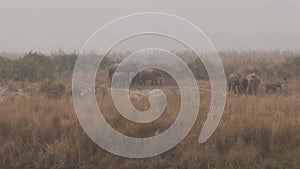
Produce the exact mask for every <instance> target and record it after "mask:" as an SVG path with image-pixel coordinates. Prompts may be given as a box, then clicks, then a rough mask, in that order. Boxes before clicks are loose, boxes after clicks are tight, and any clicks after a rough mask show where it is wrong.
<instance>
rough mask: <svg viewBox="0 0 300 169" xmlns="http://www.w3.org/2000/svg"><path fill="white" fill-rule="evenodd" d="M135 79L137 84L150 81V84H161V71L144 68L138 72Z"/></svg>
mask: <svg viewBox="0 0 300 169" xmlns="http://www.w3.org/2000/svg"><path fill="white" fill-rule="evenodd" d="M136 81H137V82H138V84H141V85H142V84H144V85H145V84H146V83H147V81H151V85H161V81H162V79H161V71H160V70H157V69H145V70H143V71H141V72H139V73H138V75H137V79H136Z"/></svg>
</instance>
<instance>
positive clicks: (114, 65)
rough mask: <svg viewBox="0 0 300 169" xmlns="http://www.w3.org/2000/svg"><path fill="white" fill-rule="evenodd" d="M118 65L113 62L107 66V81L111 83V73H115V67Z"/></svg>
mask: <svg viewBox="0 0 300 169" xmlns="http://www.w3.org/2000/svg"><path fill="white" fill-rule="evenodd" d="M118 66H119V64H118V63H113V64H111V65H110V66H109V68H108V77H109V83H111V81H112V76H113V74H114V73H115V71H116V69H117V67H118Z"/></svg>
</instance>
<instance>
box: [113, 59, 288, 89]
mask: <svg viewBox="0 0 300 169" xmlns="http://www.w3.org/2000/svg"><path fill="white" fill-rule="evenodd" d="M118 66H119V64H118V63H114V64H111V65H110V67H109V70H108V76H109V82H112V77H113V75H114V77H118V78H116V79H119V80H120V81H119V86H122V85H123V84H122V83H124V82H128V81H129V82H131V84H134V85H146V84H147V83H148V82H150V84H151V85H162V75H163V74H164V72H163V71H161V70H158V69H152V68H148V69H144V70H143V71H141V72H139V73H137V74H136V75H135V76H134V77H133V76H132V74H131V73H128V72H131V71H130V70H127V71H118V72H115V71H116V69H117V67H118ZM164 77H165V75H164ZM227 82H228V92H229V93H230V92H234V93H235V94H236V93H239V94H249V95H257V93H258V89H259V85H260V84H261V78H260V77H259V75H257V74H256V73H251V74H248V75H247V76H245V77H240V76H239V75H237V74H236V73H232V74H231V75H230V76H229V77H228V78H227ZM117 83H118V82H117ZM281 88H282V83H280V82H269V83H266V84H265V90H266V92H269V91H270V90H271V91H273V92H275V91H277V90H278V89H281Z"/></svg>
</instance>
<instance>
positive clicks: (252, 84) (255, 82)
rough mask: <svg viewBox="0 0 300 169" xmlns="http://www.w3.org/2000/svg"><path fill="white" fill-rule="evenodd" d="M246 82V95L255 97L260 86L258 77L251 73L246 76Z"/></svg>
mask: <svg viewBox="0 0 300 169" xmlns="http://www.w3.org/2000/svg"><path fill="white" fill-rule="evenodd" d="M247 80H248V93H249V94H251V95H257V91H258V87H259V84H260V77H259V76H258V75H257V74H255V73H251V74H248V75H247Z"/></svg>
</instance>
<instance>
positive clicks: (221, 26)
mask: <svg viewBox="0 0 300 169" xmlns="http://www.w3.org/2000/svg"><path fill="white" fill-rule="evenodd" d="M144 11H151V12H152V11H156V12H166V13H171V14H174V15H178V16H181V17H183V18H186V19H188V20H189V21H191V22H192V23H194V24H195V25H197V26H198V27H199V28H200V29H202V30H203V31H204V32H205V33H206V34H207V35H208V37H209V38H210V39H211V41H212V42H213V44H214V45H215V47H216V48H217V50H229V49H230V50H231V49H235V50H246V49H254V50H273V49H281V50H286V49H290V50H299V49H300V45H299V42H300V29H299V28H300V19H299V16H300V1H297V0H294V1H293V0H286V1H280V0H243V1H241V0H226V1H216V0H202V1H199V0H192V1H174V0H164V1H159V0H151V1H141V0H131V1H126V0H122V1H118V0H110V1H104V0H96V1H74V0H65V1H61V0H51V1H40V0H26V1H16V0H0V51H10V52H26V51H29V50H33V51H42V52H49V51H55V50H57V49H59V48H61V49H64V50H66V51H72V50H77V51H78V50H80V49H81V47H82V45H83V44H84V43H85V41H86V40H87V39H88V38H89V37H90V36H91V35H92V34H93V33H94V32H95V31H96V30H97V29H98V28H99V27H101V26H102V25H104V24H105V23H107V22H109V21H111V20H113V19H116V18H119V17H121V16H123V15H128V14H131V13H135V12H144Z"/></svg>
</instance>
